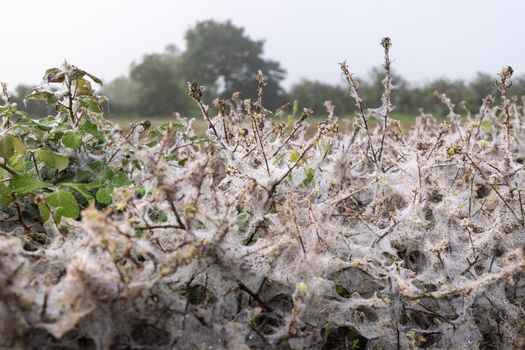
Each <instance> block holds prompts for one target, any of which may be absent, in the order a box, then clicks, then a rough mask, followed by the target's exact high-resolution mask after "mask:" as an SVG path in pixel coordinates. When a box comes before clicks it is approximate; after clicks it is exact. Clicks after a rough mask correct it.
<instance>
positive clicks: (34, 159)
mask: <svg viewBox="0 0 525 350" xmlns="http://www.w3.org/2000/svg"><path fill="white" fill-rule="evenodd" d="M31 158H32V159H33V165H34V166H35V171H36V174H37V176H38V179H39V180H40V181H42V176H40V170H38V165H37V164H36V158H35V154H34V153H33V152H31Z"/></svg>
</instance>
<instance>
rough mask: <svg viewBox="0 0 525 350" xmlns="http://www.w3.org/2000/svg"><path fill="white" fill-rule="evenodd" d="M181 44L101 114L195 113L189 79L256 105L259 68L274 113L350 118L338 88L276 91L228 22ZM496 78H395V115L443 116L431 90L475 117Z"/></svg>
mask: <svg viewBox="0 0 525 350" xmlns="http://www.w3.org/2000/svg"><path fill="white" fill-rule="evenodd" d="M185 39H186V49H185V50H184V51H181V50H179V49H178V48H177V47H175V46H174V45H169V46H167V47H166V49H165V50H164V52H161V53H152V54H147V55H145V56H144V57H142V59H141V60H140V61H139V62H134V63H133V64H132V65H131V67H130V71H129V74H128V76H122V77H119V78H116V79H114V80H113V81H111V82H109V83H108V84H106V85H105V86H104V88H103V91H102V94H104V95H106V96H108V97H109V102H108V103H107V104H106V105H105V108H106V109H107V112H108V113H107V115H109V116H110V117H125V116H130V115H132V116H143V117H148V116H168V115H170V114H172V113H173V112H180V113H181V114H183V115H185V114H186V115H188V114H190V115H192V114H194V113H197V112H198V111H197V110H196V108H195V106H194V104H193V102H192V100H191V98H189V97H188V96H187V82H188V81H195V82H198V83H199V84H201V85H202V86H204V87H205V88H206V90H207V91H206V96H207V97H208V98H209V99H213V98H214V97H220V98H229V97H230V96H231V95H232V93H233V92H235V91H239V92H241V96H243V97H244V98H253V99H254V98H256V89H257V82H256V80H255V75H256V73H257V71H258V70H261V71H262V72H263V73H264V74H265V76H266V79H267V83H268V87H267V88H266V89H265V96H264V102H265V104H266V106H267V108H270V109H275V108H278V107H280V106H282V105H284V104H286V103H287V102H292V101H294V100H298V101H299V104H300V105H301V106H304V107H310V108H312V109H313V110H314V111H315V113H316V114H323V113H324V108H323V102H324V101H326V100H331V101H332V102H333V104H334V105H335V106H336V111H337V114H339V115H349V114H353V113H354V109H355V106H354V102H353V100H352V99H351V98H350V96H349V89H348V87H347V86H346V85H344V84H343V83H341V84H327V83H322V82H319V81H315V80H309V79H304V80H302V81H300V82H297V83H295V84H293V85H292V86H291V88H290V89H289V90H288V91H286V90H285V89H284V88H283V87H282V81H283V79H284V78H285V74H286V72H285V70H284V69H283V68H282V67H281V65H280V64H279V63H278V62H276V61H273V60H270V59H266V58H264V57H263V53H264V41H262V40H253V39H251V38H250V37H248V36H247V35H246V34H245V32H244V29H243V28H241V27H237V26H235V25H234V24H232V23H231V22H230V21H226V22H216V21H213V20H209V21H204V22H199V23H197V24H196V25H195V26H194V27H192V28H190V29H189V30H188V31H187V32H186V35H185ZM383 77H384V76H383V71H382V69H381V68H380V67H379V68H378V67H376V68H373V69H372V71H371V72H370V74H369V76H368V77H367V78H366V79H358V80H359V82H360V92H361V95H362V96H361V97H362V98H363V100H364V101H365V104H366V106H367V107H377V106H378V105H379V104H380V99H381V94H382V92H383V86H382V84H381V80H382V79H383ZM496 78H497V77H496V75H495V74H486V73H478V74H477V75H476V76H475V77H474V78H473V79H472V80H470V81H464V80H449V79H444V78H442V79H435V80H433V81H430V82H428V83H426V84H422V85H413V84H410V83H409V82H408V81H406V80H405V79H404V78H403V77H401V76H400V75H398V74H396V73H395V72H394V85H395V90H394V91H393V93H392V104H393V105H394V106H395V107H396V111H397V112H400V113H403V114H407V115H415V114H417V113H418V111H419V109H420V108H422V109H423V110H424V111H425V112H429V113H433V114H435V115H445V114H447V111H446V107H445V106H443V105H442V104H441V103H440V102H439V100H438V98H437V97H435V96H434V91H439V92H446V93H447V95H448V96H449V97H450V98H451V99H452V101H453V102H454V103H456V105H458V108H459V103H460V102H462V101H464V104H462V106H464V107H466V108H468V109H470V110H471V111H472V112H476V111H477V109H478V108H479V105H480V104H481V100H482V99H483V98H484V97H485V96H486V95H488V94H493V95H497V89H496V87H495V85H494V81H495V80H496ZM513 81H514V83H513V86H512V88H511V92H512V93H513V94H515V95H518V96H521V95H525V76H519V77H517V78H515V79H514V80H513ZM31 90H32V88H31V87H29V86H25V85H19V86H18V87H17V88H16V89H15V93H14V96H13V97H12V99H13V100H15V101H16V102H18V103H19V105H20V106H22V109H26V110H27V111H28V112H29V113H31V114H32V115H36V116H44V115H47V114H48V113H50V112H52V111H48V110H47V108H46V107H45V106H44V105H43V104H39V103H38V102H36V101H30V102H29V103H28V104H27V105H24V104H23V97H24V96H25V95H26V94H27V93H29V92H31Z"/></svg>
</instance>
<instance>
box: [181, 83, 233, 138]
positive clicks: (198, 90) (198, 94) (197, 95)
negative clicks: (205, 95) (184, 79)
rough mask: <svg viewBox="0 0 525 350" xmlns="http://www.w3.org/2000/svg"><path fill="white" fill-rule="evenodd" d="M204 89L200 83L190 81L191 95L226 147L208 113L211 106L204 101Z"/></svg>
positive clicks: (189, 93) (210, 127)
mask: <svg viewBox="0 0 525 350" xmlns="http://www.w3.org/2000/svg"><path fill="white" fill-rule="evenodd" d="M202 90H203V89H202V87H201V86H199V84H197V83H190V82H188V91H189V92H188V95H190V96H191V98H193V100H194V101H195V102H197V105H198V106H199V109H200V111H201V113H202V115H203V117H204V119H205V120H206V121H207V122H208V129H211V130H212V132H213V134H214V135H215V137H216V138H217V141H218V142H219V144H220V145H221V147H222V148H226V146H225V145H224V144H223V142H222V140H221V137H220V136H219V133H218V132H217V129H215V126H214V125H213V123H212V122H211V119H210V116H209V113H208V110H209V107H208V106H206V105H205V104H204V103H203V102H202Z"/></svg>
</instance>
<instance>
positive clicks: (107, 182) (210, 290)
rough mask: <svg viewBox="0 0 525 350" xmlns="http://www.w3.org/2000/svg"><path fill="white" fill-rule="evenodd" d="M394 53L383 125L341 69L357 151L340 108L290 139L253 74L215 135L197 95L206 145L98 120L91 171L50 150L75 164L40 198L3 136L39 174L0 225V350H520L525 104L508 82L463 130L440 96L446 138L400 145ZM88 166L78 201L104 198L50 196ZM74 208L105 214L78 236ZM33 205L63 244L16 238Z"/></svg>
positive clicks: (291, 132)
mask: <svg viewBox="0 0 525 350" xmlns="http://www.w3.org/2000/svg"><path fill="white" fill-rule="evenodd" d="M390 45H391V43H390V41H386V40H384V41H383V42H382V46H383V49H384V50H385V55H386V60H387V63H386V64H385V68H387V72H386V75H387V78H386V79H385V94H384V95H383V98H382V101H381V107H379V108H375V109H366V108H365V106H364V105H363V103H362V100H361V99H360V97H359V89H358V85H357V82H356V81H355V80H353V78H352V74H351V72H350V69H349V68H348V66H347V65H345V64H343V65H342V67H341V68H342V69H343V73H344V75H345V77H346V78H347V80H348V82H349V84H350V89H351V93H352V97H353V98H354V99H355V100H356V104H357V106H358V111H359V112H358V118H356V119H355V120H354V124H353V126H352V130H350V132H349V133H348V134H342V133H340V132H339V130H338V126H337V125H338V119H337V117H336V114H335V108H334V106H333V105H332V104H331V103H326V104H325V106H326V108H327V112H328V118H327V120H326V121H323V122H321V123H319V125H318V127H317V133H316V134H315V135H313V136H311V135H307V133H306V130H307V126H308V115H309V113H310V112H309V110H307V109H306V110H303V113H302V116H301V117H300V120H299V121H298V122H296V123H295V124H293V125H290V126H289V127H287V126H286V124H285V123H282V122H280V121H278V120H275V119H272V118H270V115H269V111H268V110H267V109H266V108H265V107H264V105H263V102H264V98H263V97H264V95H263V93H264V89H265V88H266V87H265V86H264V85H265V84H264V78H263V77H262V76H261V75H258V82H259V85H258V87H259V89H258V99H257V101H251V100H249V99H248V100H242V99H241V98H240V96H239V95H238V94H235V95H234V96H233V97H232V99H231V101H217V103H216V105H217V106H219V114H218V115H217V116H215V117H213V116H212V115H211V114H210V108H209V107H208V106H207V105H206V103H205V100H206V96H205V95H203V90H202V89H201V88H200V86H199V85H198V84H196V83H195V84H189V88H190V91H189V93H190V94H191V97H192V98H194V99H195V100H196V102H197V103H198V105H199V106H200V109H201V111H202V113H203V117H204V118H205V119H206V120H207V121H208V123H209V129H208V131H207V133H206V136H205V137H202V138H201V137H197V136H195V135H194V133H193V131H192V121H191V120H190V121H187V120H186V119H184V118H180V117H179V116H177V117H176V118H175V120H174V121H173V122H170V123H167V124H164V125H161V126H157V127H150V125H148V123H146V122H144V123H141V124H138V125H136V126H135V127H133V128H132V131H131V132H130V134H129V135H127V137H124V136H122V135H121V134H120V132H119V130H118V129H116V128H115V127H114V126H113V125H112V124H110V123H108V122H105V121H104V120H103V119H102V118H100V117H97V116H96V113H95V115H91V114H88V115H86V116H84V117H82V118H81V119H82V120H84V123H86V122H87V120H90V122H91V124H92V125H95V126H97V129H96V130H97V131H98V132H99V133H100V135H101V136H102V141H99V142H101V143H102V144H104V147H103V148H98V149H97V148H96V147H95V146H98V145H99V143H96V144H95V145H93V146H89V147H93V149H92V150H91V151H89V152H87V154H85V153H84V152H83V151H82V150H83V146H82V147H80V149H78V150H75V149H74V148H73V150H72V151H68V148H62V146H60V147H57V146H55V144H54V143H51V141H48V142H49V144H46V147H47V148H48V149H49V152H54V153H53V154H55V153H56V154H57V155H62V156H65V155H67V159H68V163H67V165H66V164H65V161H64V160H63V159H61V158H57V159H54V158H53V157H55V156H53V155H51V156H50V157H51V158H53V159H54V160H53V161H50V160H49V161H47V163H46V162H45V161H44V160H43V159H44V158H42V157H43V156H44V157H45V156H47V155H48V154H47V153H46V152H44V153H43V155H40V156H39V157H40V160H39V159H37V160H36V162H37V165H38V166H39V167H38V169H39V170H40V169H42V168H43V166H45V167H47V168H50V169H51V170H52V171H51V170H46V172H45V173H44V172H43V171H41V176H42V179H39V180H38V181H39V182H31V181H37V180H36V178H35V176H38V174H37V173H36V169H33V168H31V162H32V161H33V159H32V158H27V159H26V158H24V162H23V165H24V166H25V168H24V169H25V170H17V169H22V168H21V165H20V164H21V163H20V160H19V159H18V158H20V157H18V158H17V157H13V156H15V155H17V154H20V153H24V157H28V155H27V154H26V151H25V149H29V148H31V147H33V148H34V146H29V143H28V142H27V139H26V138H24V136H23V135H21V134H15V133H11V132H10V131H9V132H5V131H4V134H8V135H12V136H13V137H18V138H17V140H18V141H20V142H18V141H15V140H14V139H12V138H7V139H5V141H4V142H5V144H6V145H8V146H9V147H6V148H5V151H3V152H7V153H9V154H11V153H12V154H11V156H10V157H9V159H11V158H12V160H9V162H10V163H7V166H8V168H9V169H10V170H12V171H13V172H22V171H26V172H28V173H27V174H28V176H29V179H30V180H31V181H29V180H28V178H25V179H26V180H28V182H29V185H27V186H26V188H27V190H26V191H27V192H26V193H27V196H28V198H32V199H31V200H32V202H29V201H26V199H25V198H26V197H23V196H22V197H21V196H20V195H19V196H17V201H16V202H9V203H10V204H8V208H10V209H9V210H10V211H8V210H5V211H4V212H3V214H2V215H4V216H3V217H2V218H1V219H2V227H3V232H2V236H1V237H0V266H1V269H0V285H2V286H5V287H4V288H2V289H0V327H1V328H0V334H2V335H6V336H4V337H2V338H1V340H0V341H2V342H3V343H1V345H2V346H3V347H15V346H26V347H38V348H54V347H59V346H63V347H84V348H89V347H98V348H115V349H126V348H134V347H153V348H166V349H169V348H173V347H177V348H196V347H197V346H210V347H213V348H217V349H249V348H253V349H260V348H279V349H304V348H324V349H332V348H334V349H361V348H365V347H366V349H397V348H401V349H409V348H414V349H417V348H436V349H449V348H457V347H458V345H457V344H461V345H460V346H461V347H464V348H472V349H477V348H482V349H492V348H506V347H508V348H512V347H514V348H521V347H523V346H524V345H525V334H524V331H523V329H524V328H523V326H524V324H523V322H522V321H521V320H523V319H525V315H524V311H523V309H522V307H521V305H522V302H523V297H524V293H523V288H524V284H525V280H524V276H525V272H524V270H525V256H524V253H523V247H524V239H523V237H524V233H525V230H524V224H525V223H524V219H525V214H524V208H523V201H522V198H523V193H522V192H523V188H524V178H523V157H524V152H525V149H524V146H523V144H522V143H521V142H520V138H522V134H523V132H524V128H523V119H524V117H525V116H524V115H523V106H521V105H519V104H518V103H521V101H519V100H518V99H514V98H512V97H510V96H506V95H505V94H506V93H507V92H506V91H507V90H505V89H506V87H508V85H509V83H508V81H509V80H508V79H506V78H505V79H503V78H502V79H503V81H504V83H503V85H502V86H503V87H502V90H501V94H502V95H503V98H502V99H501V100H502V103H501V104H500V105H498V104H497V102H495V99H494V98H492V97H490V98H486V99H485V100H484V101H483V103H482V106H481V108H480V111H479V113H478V114H471V115H468V116H467V117H466V118H465V117H461V116H459V115H458V113H457V111H456V109H455V106H454V105H453V103H452V101H450V99H448V98H447V96H446V95H444V94H438V97H439V98H440V99H441V100H442V102H443V103H444V104H445V105H446V106H447V108H449V111H450V114H449V117H450V123H445V124H441V125H440V124H439V123H438V122H437V121H436V120H435V119H434V118H433V117H432V116H431V115H428V114H424V113H422V114H421V115H420V116H419V117H418V118H417V119H416V122H415V124H414V125H413V126H412V128H411V130H410V131H409V132H408V133H405V132H403V130H401V129H400V127H399V124H398V123H397V122H396V121H395V120H393V119H392V118H391V116H390V114H389V112H390V111H391V109H392V106H390V105H389V101H390V97H389V94H390V93H391V91H392V90H393V91H395V89H394V86H395V77H392V76H390V77H388V75H389V74H390V73H389V72H388V67H389V63H388V62H389V57H388V48H389V47H390ZM506 71H507V72H508V69H507V70H506ZM507 75H508V74H507V73H502V77H503V76H507ZM508 78H509V79H510V76H509V77H508ZM254 86H255V85H254ZM505 86H506V87H505ZM268 88H271V86H270V87H268ZM66 101H67V100H66ZM480 102H481V101H480ZM66 107H67V104H66ZM4 108H5V107H4ZM9 108H11V107H9ZM86 108H87V107H86ZM294 109H295V113H297V112H298V106H296V107H295V108H294ZM59 112H60V111H59ZM91 113H94V112H93V111H92V112H91ZM62 114H63V117H65V121H64V122H63V123H66V125H70V123H73V126H74V123H75V122H76V121H78V120H79V118H78V115H76V114H74V117H73V118H71V116H70V113H69V110H68V109H67V108H65V109H64V110H63V111H62ZM371 116H375V117H376V118H378V119H379V121H380V122H379V123H371V122H370V117H371ZM86 117H89V119H85V118H86ZM60 120H62V119H60ZM9 122H10V123H11V120H10V121H9ZM34 123H37V124H38V123H40V121H34ZM15 124H16V122H15ZM91 124H90V125H91ZM79 125H83V124H82V122H80V123H79ZM90 127H91V126H90ZM3 130H15V129H6V128H4V129H3ZM75 130H77V129H75V128H74V127H73V130H69V129H68V131H69V132H72V131H75ZM81 130H84V129H81ZM48 131H49V130H48ZM64 134H65V133H64ZM97 134H98V133H97ZM140 134H143V136H142V137H139V135H140ZM90 135H92V136H94V135H93V134H90ZM63 137H64V136H62V138H60V137H57V136H55V138H53V137H50V138H49V140H51V139H53V140H55V139H56V140H61V139H63ZM88 139H89V140H91V138H90V137H89V136H86V138H84V136H83V137H82V138H81V141H82V143H83V144H84V143H86V142H88V141H87V140H88ZM46 140H48V139H46ZM70 141H71V144H73V145H74V144H76V143H75V142H73V141H74V140H69V139H68V141H66V142H67V143H70ZM57 142H58V141H57ZM123 145H124V146H125V147H122V146H123ZM119 147H120V148H119ZM33 148H31V149H33ZM117 148H118V152H117ZM2 150H4V148H2ZM22 150H23V151H22ZM64 150H66V151H68V152H71V153H66V154H65V153H64ZM75 152H78V153H82V155H78V156H77V157H73V156H72V154H75ZM7 153H6V154H7ZM94 155H97V156H98V157H100V158H101V159H105V160H106V161H105V162H104V161H102V162H100V163H98V164H99V165H98V167H97V168H96V169H97V171H96V177H97V178H98V180H97V178H95V180H93V179H90V180H86V181H80V180H79V181H76V182H70V183H74V184H76V186H78V185H79V184H83V185H86V186H87V185H88V184H90V183H93V182H94V183H95V184H97V185H98V187H96V188H91V187H89V186H88V188H87V191H85V193H84V194H83V193H82V192H81V191H78V190H76V189H75V188H74V187H71V186H72V185H70V187H67V186H63V184H62V182H60V181H57V180H56V179H55V177H56V176H59V174H61V173H63V172H66V173H68V169H72V170H71V171H72V173H73V174H76V175H75V176H76V177H73V179H75V178H76V179H77V180H78V174H79V173H82V171H87V172H88V175H89V171H90V170H89V169H90V168H89V166H88V163H87V162H88V160H89V159H90V158H89V157H93V156H94ZM57 157H58V156H57ZM82 157H87V158H82ZM35 159H36V158H35ZM28 164H29V165H28ZM42 164H43V165H42ZM75 166H76V168H71V167H75ZM17 167H20V168H17ZM58 167H60V168H63V170H62V171H58V169H57V168H58ZM27 169H29V170H27ZM86 169H88V170H86ZM29 171H33V172H32V173H31V172H29ZM50 171H51V175H49V174H48V173H49V172H50ZM57 174H58V175H57ZM31 175H32V177H31ZM3 176H4V180H5V181H4V182H7V183H8V185H7V186H4V187H6V188H9V187H10V186H11V187H12V185H11V184H10V183H11V182H12V181H15V182H16V181H19V182H20V184H21V185H20V186H22V184H23V181H21V180H20V179H18V178H17V177H16V176H15V174H13V173H10V172H9V171H8V170H6V172H4V175H3ZM53 176H55V177H53ZM86 176H87V175H86ZM100 188H107V189H108V190H100ZM49 189H52V191H49ZM64 191H65V192H64ZM99 191H101V193H99ZM77 192H78V193H77ZM67 193H70V194H73V195H74V196H75V199H76V200H77V203H80V201H79V197H82V196H91V197H95V198H96V197H97V195H96V194H97V193H99V196H98V197H99V202H98V203H95V204H96V205H97V206H98V209H101V210H98V209H97V208H96V207H95V206H93V205H91V206H90V205H89V201H87V199H86V201H87V203H85V204H86V205H85V207H87V208H86V209H84V208H82V209H83V210H82V213H81V216H82V218H81V220H77V221H75V220H73V219H72V218H71V217H74V216H76V215H75V214H76V210H73V209H74V205H67V203H71V202H72V201H71V196H70V195H68V194H67ZM109 194H111V203H112V204H111V205H107V206H104V205H103V204H104V202H109V200H108V199H107V198H106V199H104V198H105V197H106V195H109ZM55 197H56V198H55ZM100 199H103V200H102V202H101V201H100ZM91 200H92V201H93V199H91ZM34 202H36V205H38V207H40V206H41V205H42V204H43V203H48V204H49V203H51V205H50V207H51V210H50V212H51V213H53V214H54V215H55V216H57V215H58V216H61V221H60V224H59V225H62V226H64V227H66V228H67V233H66V232H62V234H61V233H59V232H57V230H55V229H54V225H52V222H50V223H48V224H47V225H46V226H45V228H46V229H45V230H40V231H38V232H34V231H33V230H31V228H30V227H27V228H24V229H23V230H12V225H13V223H14V224H15V226H16V227H17V223H18V226H20V225H22V227H23V225H26V226H28V224H31V223H32V222H33V221H27V220H25V218H26V217H27V216H28V215H32V214H31V213H32V211H31V210H32V209H33V210H34V207H33V205H34V204H30V203H34ZM54 203H61V204H54ZM64 203H65V204H64ZM16 204H18V206H19V207H20V210H19V211H18V212H19V214H17V205H16ZM53 206H55V207H53ZM56 207H59V208H62V209H56ZM79 207H83V206H82V205H79ZM31 208H32V209H31ZM66 208H67V211H66V210H65V209H66ZM24 210H25V211H24ZM79 211H80V208H79ZM66 214H67V215H66ZM42 216H44V218H45V213H44V214H43V215H42ZM12 220H14V221H12ZM33 220H35V219H33ZM28 241H31V242H33V243H32V247H31V249H25V248H27V246H25V245H24V244H23V242H28ZM35 242H36V243H35ZM15 330H16V331H15Z"/></svg>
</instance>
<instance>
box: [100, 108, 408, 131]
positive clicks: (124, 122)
mask: <svg viewBox="0 0 525 350" xmlns="http://www.w3.org/2000/svg"><path fill="white" fill-rule="evenodd" d="M390 117H391V118H392V119H395V120H399V121H400V122H401V125H402V127H403V128H404V129H408V128H409V127H410V125H412V124H413V123H414V121H415V120H416V117H415V116H410V115H406V114H401V113H392V114H391V116H390ZM353 118H354V116H351V115H346V116H339V126H340V129H341V130H342V131H346V130H348V128H349V126H350V124H351V122H352V120H353ZM109 119H110V120H112V121H114V122H116V123H117V124H119V125H120V127H121V128H122V129H123V130H129V128H130V126H131V125H133V124H135V123H138V122H142V121H144V120H149V121H150V122H151V124H152V125H159V124H162V123H165V122H168V121H170V120H173V118H172V117H167V116H166V117H163V116H154V117H139V116H131V117H125V118H124V117H113V118H109ZM325 119H326V116H322V115H318V116H310V117H308V123H309V124H310V127H311V128H312V129H313V128H315V127H316V125H317V123H319V122H320V121H322V120H325ZM279 120H281V121H284V122H286V121H287V120H288V119H287V118H286V117H283V118H280V119H279ZM371 123H372V124H373V123H374V121H371ZM194 125H195V132H196V133H197V134H199V135H202V134H203V133H204V131H206V127H207V125H206V122H205V121H204V119H203V118H202V117H201V116H199V117H196V118H195V124H194Z"/></svg>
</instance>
